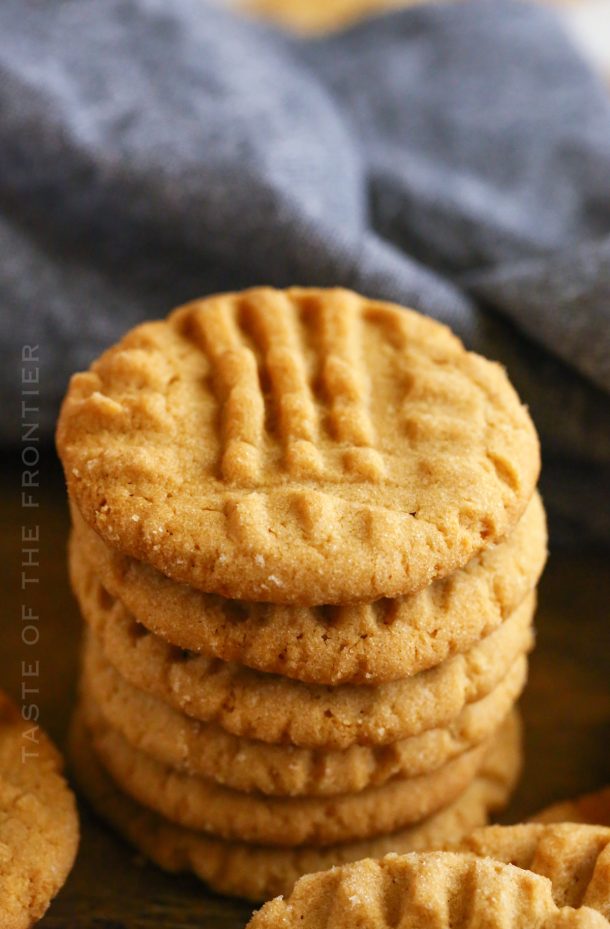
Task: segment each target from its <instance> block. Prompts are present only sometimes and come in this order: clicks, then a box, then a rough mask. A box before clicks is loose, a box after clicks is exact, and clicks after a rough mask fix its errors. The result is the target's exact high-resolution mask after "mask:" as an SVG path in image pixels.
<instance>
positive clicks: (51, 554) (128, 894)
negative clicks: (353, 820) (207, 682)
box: [0, 450, 610, 929]
mask: <svg viewBox="0 0 610 929" xmlns="http://www.w3.org/2000/svg"><path fill="white" fill-rule="evenodd" d="M4 464H5V468H4V474H3V478H2V481H1V483H0V502H1V505H2V525H3V532H2V535H1V542H0V545H1V547H2V548H1V555H2V557H1V559H0V563H1V565H2V572H3V578H2V587H1V588H0V589H1V591H2V595H3V600H4V602H3V617H2V624H1V626H0V685H1V686H2V687H4V688H5V689H6V690H8V691H9V692H10V693H11V694H12V695H13V696H14V697H15V698H16V699H17V700H18V701H20V700H21V693H20V689H21V683H22V680H23V676H22V670H23V669H22V664H21V662H22V661H26V662H28V663H29V664H31V663H32V661H33V660H38V661H39V662H40V676H39V678H38V681H39V690H40V693H39V694H34V695H30V696H31V698H32V699H33V700H35V701H36V702H37V703H38V704H39V706H40V707H41V712H42V722H43V724H44V726H45V727H46V728H47V729H48V731H49V732H50V733H51V734H52V736H53V737H54V738H55V739H56V740H57V741H58V742H59V744H60V745H63V744H64V740H65V733H66V725H67V720H68V715H69V711H70V706H71V704H72V701H73V696H74V684H75V677H76V662H77V649H78V642H79V635H80V621H79V618H78V615H77V611H76V608H75V605H74V603H73V601H72V598H71V595H70V592H69V589H68V584H67V579H66V570H65V540H66V533H67V522H68V521H67V513H66V507H65V500H64V491H63V485H62V481H61V476H60V474H59V469H58V467H57V464H56V462H55V458H54V455H53V452H52V451H51V450H48V451H47V452H45V453H44V455H43V462H42V467H41V475H42V486H41V487H40V489H39V490H38V491H37V493H38V496H39V498H40V503H41V505H40V507H39V508H38V509H37V510H36V511H35V512H34V511H31V510H28V511H24V510H23V509H22V507H21V505H20V484H19V481H20V475H19V463H18V458H17V455H15V456H14V458H13V459H12V460H11V459H8V460H6V461H5V462H4ZM24 524H25V525H27V526H31V525H32V524H39V525H40V558H39V561H40V566H39V567H37V568H36V572H37V574H38V578H39V581H38V583H37V584H34V585H29V586H28V587H27V589H26V590H25V591H23V590H21V581H20V572H21V565H20V562H21V548H22V543H21V526H22V525H24ZM609 554H610V553H609V552H603V551H577V552H571V553H566V552H553V554H552V557H551V561H550V563H549V566H548V568H547V571H546V574H545V577H544V579H543V582H542V585H541V589H540V607H539V611H538V630H539V632H538V645H537V649H536V651H535V653H534V656H533V658H532V663H531V673H530V683H529V686H528V689H527V692H526V695H525V697H524V699H523V701H522V707H523V712H524V715H525V720H526V727H527V729H526V731H527V762H526V767H525V771H524V775H523V778H522V781H521V785H520V788H519V790H518V792H517V795H516V796H515V798H514V801H513V803H512V804H511V807H510V809H509V810H508V811H507V814H506V816H505V817H504V818H505V820H506V821H514V820H516V819H518V818H520V817H522V816H525V815H527V814H529V813H532V812H534V811H535V810H536V809H538V808H539V807H541V806H543V805H545V804H547V803H549V802H551V801H554V800H557V799H559V798H561V797H565V796H570V795H573V794H576V793H580V792H582V791H586V790H590V789H593V788H595V787H597V786H600V785H602V784H604V783H607V782H610V615H609V613H610V572H609V570H608V557H609ZM24 602H25V603H26V604H27V605H28V606H29V607H31V608H32V609H33V610H34V611H37V612H39V614H40V641H39V642H38V643H37V644H36V645H30V646H28V645H26V644H24V642H23V641H22V640H21V631H22V621H21V608H22V604H23V603H24ZM82 814H83V824H82V825H83V838H82V846H81V850H80V854H79V857H78V861H77V864H76V867H75V869H74V872H73V874H72V876H71V877H70V879H69V882H68V884H67V886H66V887H65V888H64V890H63V891H62V893H61V894H60V896H59V897H58V898H57V900H56V901H55V903H54V904H53V906H52V907H51V909H50V911H49V913H48V915H47V916H46V917H45V919H44V920H43V921H42V923H41V924H40V925H41V927H45V929H77V927H78V929H152V927H153V926H154V927H155V929H160V927H164V929H193V927H195V926H197V927H206V929H238V927H241V926H244V925H245V923H246V921H247V919H248V916H249V914H250V912H251V906H250V905H249V904H247V903H242V902H240V901H232V900H226V899H222V898H220V897H217V896H214V895H212V894H209V893H207V892H206V891H205V889H204V888H203V886H202V885H201V884H199V883H198V882H196V881H195V880H194V879H191V878H189V877H171V876H169V875H165V874H163V873H161V872H160V871H158V870H157V869H156V868H154V867H152V866H150V865H147V864H145V863H144V862H142V861H141V860H139V859H138V858H137V856H136V855H134V853H133V851H131V850H130V849H129V848H128V847H127V846H125V845H124V844H123V843H122V842H121V841H119V840H118V839H116V838H115V837H114V836H113V835H112V834H111V833H110V832H109V831H108V830H107V829H106V828H105V827H104V826H102V825H101V824H100V823H99V822H97V821H96V820H95V818H94V817H93V816H92V815H91V814H90V813H89V812H88V811H87V809H86V808H85V807H84V806H83V810H82Z"/></svg>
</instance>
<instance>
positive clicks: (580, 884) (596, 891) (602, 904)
mask: <svg viewBox="0 0 610 929" xmlns="http://www.w3.org/2000/svg"><path fill="white" fill-rule="evenodd" d="M459 848H460V850H462V851H468V852H472V853H473V854H475V855H483V856H485V857H490V858H493V859H495V860H496V861H503V862H510V863H511V864H513V865H516V866H517V867H518V868H524V869H527V870H529V871H534V872H535V873H536V874H540V875H543V876H544V877H546V878H548V880H549V881H550V883H551V885H552V894H553V898H554V900H555V903H556V904H557V905H558V906H569V907H581V906H582V907H592V908H593V909H595V910H598V911H599V912H600V913H602V914H603V915H604V916H605V917H606V919H608V918H610V829H608V828H605V827H603V826H590V825H582V824H580V823H549V824H547V823H522V824H520V825H517V826H487V827H485V828H482V829H476V830H475V831H474V832H473V833H472V834H471V835H469V836H466V838H465V839H463V840H462V841H461V842H460V845H459Z"/></svg>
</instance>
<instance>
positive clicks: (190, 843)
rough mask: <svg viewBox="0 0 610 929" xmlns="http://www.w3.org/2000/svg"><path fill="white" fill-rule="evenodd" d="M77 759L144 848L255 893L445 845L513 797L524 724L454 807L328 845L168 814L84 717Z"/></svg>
mask: <svg viewBox="0 0 610 929" xmlns="http://www.w3.org/2000/svg"><path fill="white" fill-rule="evenodd" d="M72 762H73V766H74V768H75V772H76V775H77V778H78V781H79V784H80V786H81V788H82V790H83V791H84V793H85V794H86V795H87V797H88V798H89V800H90V801H91V803H92V805H93V806H94V808H95V809H96V810H97V812H98V813H99V814H100V815H101V816H102V817H103V818H104V819H106V820H107V821H108V822H110V823H111V824H112V825H113V826H114V827H115V828H116V829H117V831H118V832H119V833H121V834H122V835H123V836H124V837H125V838H126V839H127V840H128V841H130V842H131V843H133V845H135V846H136V847H137V848H138V849H139V850H140V851H141V852H142V853H143V854H144V855H146V856H147V857H148V858H150V859H151V860H152V861H154V862H156V863H157V864H158V865H159V866H160V867H162V868H165V869H166V870H168V871H192V872H193V873H195V874H196V875H197V876H198V877H199V878H201V879H202V880H204V881H205V882H206V883H207V884H209V885H210V887H212V888H213V889H214V890H216V891H218V892H220V893H225V894H230V895H232V896H242V897H247V898H248V899H250V900H255V901H259V900H265V899H268V898H269V897H271V896H274V895H275V894H279V893H284V894H287V893H289V892H290V889H291V887H292V885H293V884H294V882H295V881H296V880H297V879H298V878H299V877H300V876H301V875H302V874H306V873H308V872H311V871H319V870H323V869H325V868H330V867H332V866H333V865H339V864H343V863H344V862H348V861H356V860H358V859H359V858H364V857H366V856H367V855H370V856H373V857H379V856H381V855H385V854H387V853H388V852H391V851H395V852H407V851H413V850H420V849H425V848H438V847H440V846H442V845H443V844H445V843H446V842H447V841H450V840H453V841H458V840H459V838H460V837H461V836H463V835H465V834H467V833H468V832H470V831H471V830H472V829H473V828H475V827H476V826H479V825H481V824H482V823H483V822H484V821H485V820H486V819H487V815H488V814H489V813H490V812H491V811H493V810H497V809H500V808H501V807H503V806H504V804H505V803H506V801H507V799H508V796H509V795H510V792H511V791H512V789H513V787H514V784H515V781H516V779H517V776H518V773H519V769H520V765H521V752H520V729H519V724H518V719H517V717H516V716H511V717H510V719H509V721H508V722H507V724H506V725H505V727H504V729H503V732H502V734H501V736H500V737H499V738H498V739H496V740H495V742H494V746H493V748H492V750H491V751H490V753H489V755H488V756H487V757H486V758H485V761H484V763H483V765H482V767H481V770H480V771H479V773H478V774H477V777H476V778H475V780H474V781H473V782H472V783H471V784H470V786H469V787H468V788H467V789H466V791H465V792H464V793H463V794H462V795H461V796H460V797H459V798H458V799H457V800H456V801H455V802H454V803H453V804H451V805H450V806H448V807H445V809H443V810H441V811H440V812H439V813H435V814H434V816H432V817H430V818H429V819H427V820H425V821H424V822H422V823H418V824H417V825H415V826H412V827H410V828H408V829H405V830H402V831H401V832H396V833H393V834H391V835H385V836H381V837H379V838H376V839H367V840H364V841H362V842H355V843H346V844H343V845H336V846H329V847H326V848H313V847H301V848H277V847H276V848H273V847H266V846H253V845H247V844H245V843H239V842H224V841H222V840H221V839H215V838H212V837H211V836H208V835H205V834H204V833H198V832H193V831H191V830H188V829H183V828H182V827H180V826H176V825H174V824H173V823H170V822H168V821H167V820H164V819H162V818H161V817H160V816H158V815H157V814H156V813H153V812H151V811H150V810H148V809H146V808H145V807H142V806H140V805H139V804H137V803H135V801H133V800H132V799H131V798H130V797H128V796H127V795H126V794H123V793H121V792H120V791H119V790H118V788H117V787H116V786H115V784H114V783H113V781H112V780H111V779H110V777H109V776H108V774H107V773H106V771H105V770H104V768H103V766H102V765H101V764H100V762H99V761H98V759H97V758H96V756H95V754H94V752H93V750H92V747H91V744H90V741H89V738H88V736H87V733H86V730H85V727H84V725H83V723H82V720H79V718H78V716H77V717H76V718H75V724H74V726H73V730H72Z"/></svg>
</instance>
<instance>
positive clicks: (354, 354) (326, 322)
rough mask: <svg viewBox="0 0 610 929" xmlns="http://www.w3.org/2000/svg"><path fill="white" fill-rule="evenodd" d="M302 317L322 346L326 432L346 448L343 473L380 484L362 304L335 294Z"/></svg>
mask: <svg viewBox="0 0 610 929" xmlns="http://www.w3.org/2000/svg"><path fill="white" fill-rule="evenodd" d="M302 317H303V321H304V322H305V323H306V324H307V323H309V324H311V323H312V322H313V324H314V325H315V327H316V330H317V339H318V341H319V346H320V347H319V354H320V370H319V379H320V383H321V386H322V393H323V396H324V398H325V400H326V403H327V405H328V411H327V418H326V426H327V430H328V432H329V434H330V436H331V437H332V438H333V439H335V441H337V442H339V443H341V444H342V445H346V446H347V447H346V448H345V451H344V452H343V456H342V459H343V467H344V470H345V473H346V474H347V475H348V476H350V477H352V478H355V479H358V478H362V479H366V480H373V481H376V480H379V479H381V478H382V477H384V475H385V467H384V463H383V458H382V456H381V454H380V452H379V451H378V450H377V449H376V448H375V445H376V435H375V428H374V426H373V420H372V416H371V411H370V408H369V401H370V390H371V385H370V376H369V372H368V371H367V367H366V365H365V363H364V359H363V350H364V321H363V318H362V302H361V300H360V299H359V298H358V297H357V296H356V295H355V294H348V295H345V294H340V295H337V293H336V292H331V293H330V294H329V299H328V300H327V301H326V302H325V303H324V304H321V303H320V302H319V301H317V302H314V303H313V304H309V303H308V301H307V300H305V301H304V303H302Z"/></svg>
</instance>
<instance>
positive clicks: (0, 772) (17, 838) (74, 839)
mask: <svg viewBox="0 0 610 929" xmlns="http://www.w3.org/2000/svg"><path fill="white" fill-rule="evenodd" d="M61 768H62V760H61V757H60V755H59V752H58V751H57V750H56V749H55V748H54V746H53V745H52V744H51V742H50V741H49V740H48V739H47V737H46V736H45V735H44V734H43V733H42V732H41V731H40V730H39V729H38V727H37V726H36V725H35V724H30V723H25V722H23V720H22V719H21V714H20V713H19V710H18V709H17V708H16V707H15V706H14V705H13V704H12V703H11V702H10V700H9V699H8V698H7V697H6V696H5V695H4V694H3V693H2V692H0V925H1V926H2V929H28V927H29V926H31V925H32V923H33V922H35V921H36V920H38V919H40V918H41V917H42V915H43V913H44V912H45V910H46V909H47V907H48V905H49V903H50V901H51V900H52V899H53V897H54V896H55V894H56V893H57V891H58V890H59V889H60V887H61V886H62V884H63V883H64V881H65V879H66V877H67V875H68V872H69V871H70V868H71V867H72V864H73V862H74V858H75V855H76V849H77V845H78V815H77V812H76V802H75V800H74V795H73V794H72V791H71V790H70V789H69V787H68V785H67V784H66V782H65V780H64V779H63V777H62V776H61Z"/></svg>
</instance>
